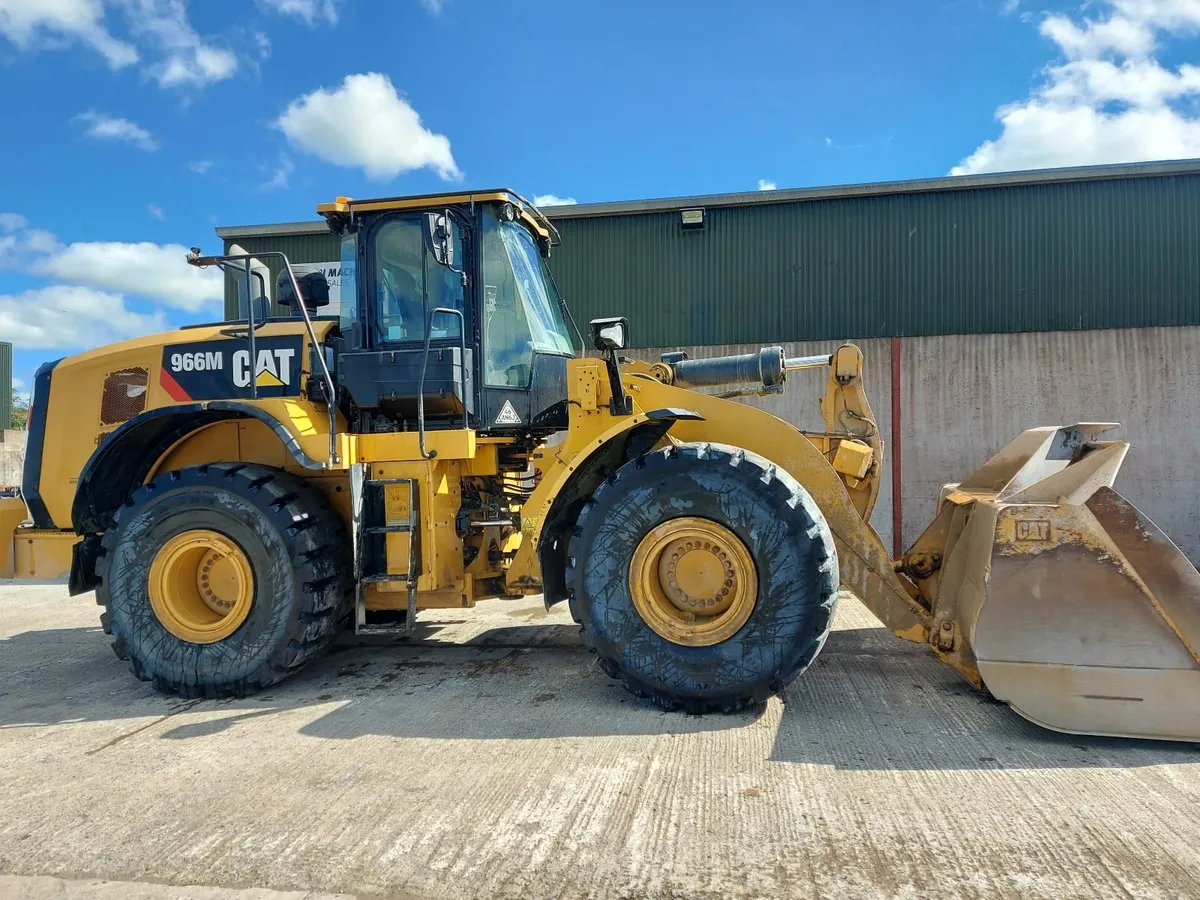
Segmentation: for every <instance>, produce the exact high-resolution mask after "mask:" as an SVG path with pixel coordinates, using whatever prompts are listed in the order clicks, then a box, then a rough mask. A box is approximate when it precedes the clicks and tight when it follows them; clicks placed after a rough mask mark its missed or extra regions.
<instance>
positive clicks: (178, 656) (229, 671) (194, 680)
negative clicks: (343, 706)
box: [96, 463, 352, 698]
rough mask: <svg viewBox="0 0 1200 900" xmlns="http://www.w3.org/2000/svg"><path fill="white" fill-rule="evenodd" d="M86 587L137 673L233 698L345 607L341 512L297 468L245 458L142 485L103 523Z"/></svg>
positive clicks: (313, 648)
mask: <svg viewBox="0 0 1200 900" xmlns="http://www.w3.org/2000/svg"><path fill="white" fill-rule="evenodd" d="M102 546H103V550H104V552H103V554H102V556H101V557H100V559H99V560H98V563H97V575H98V576H99V579H100V584H99V586H98V587H97V588H96V600H97V602H98V603H100V604H101V605H102V606H103V607H104V613H103V614H102V616H101V620H102V622H104V623H105V624H106V625H107V627H108V628H111V631H112V635H113V638H114V640H113V650H114V652H115V653H116V654H117V656H118V657H119V658H121V659H128V660H129V661H130V668H131V670H132V671H133V673H134V675H136V676H137V677H138V678H140V679H142V680H143V681H150V682H152V683H153V684H154V687H155V688H156V689H157V690H159V691H162V692H164V693H177V694H179V695H180V696H182V697H211V698H218V697H231V696H233V697H240V696H244V695H246V694H249V693H253V692H254V691H256V690H259V689H261V688H264V687H266V686H267V685H270V684H274V683H276V682H278V681H280V680H282V679H283V678H286V677H287V676H288V675H290V674H292V673H293V672H295V671H297V670H298V669H299V668H300V667H301V666H303V665H304V664H305V663H307V662H309V661H310V660H312V659H314V658H315V657H317V656H318V655H320V654H321V653H322V652H323V651H324V650H325V649H326V648H327V647H328V645H329V643H330V642H331V641H332V639H333V637H334V635H335V633H336V631H337V628H338V626H339V625H340V624H341V622H342V620H343V619H344V618H345V615H346V613H347V612H348V609H349V603H350V599H351V596H352V593H351V590H350V588H351V585H352V581H351V574H350V562H349V554H348V551H347V547H348V546H349V543H348V541H347V539H346V536H345V532H344V528H343V524H342V521H341V519H340V517H339V516H338V515H337V514H336V513H335V512H334V511H333V510H332V509H331V508H330V507H329V505H328V503H326V501H325V499H324V498H323V497H322V496H321V495H320V494H318V493H317V492H316V491H315V490H313V489H312V488H311V487H310V486H308V485H307V484H305V483H304V482H303V481H301V480H299V479H297V478H295V477H293V476H291V475H288V474H287V473H285V472H282V471H280V470H278V469H273V468H270V467H267V466H261V465H253V464H246V463H214V464H208V465H201V466H192V467H190V468H186V469H180V470H178V471H174V472H168V473H166V474H164V475H160V476H159V477H157V478H155V479H154V480H153V481H151V482H149V483H147V484H145V485H143V486H142V487H140V488H138V490H137V491H135V492H134V494H133V496H131V497H130V498H129V500H128V501H127V502H126V503H125V505H124V506H122V507H121V508H120V509H119V510H118V511H117V513H116V516H115V522H114V524H113V527H111V528H109V529H108V530H107V531H106V532H105V533H104V538H103V541H102Z"/></svg>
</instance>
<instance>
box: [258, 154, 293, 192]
mask: <svg viewBox="0 0 1200 900" xmlns="http://www.w3.org/2000/svg"><path fill="white" fill-rule="evenodd" d="M294 171H296V164H295V163H293V162H292V161H291V160H290V159H288V158H287V157H286V156H281V157H280V158H279V165H278V166H276V167H275V170H274V171H273V172H272V173H271V177H270V179H268V180H267V181H266V182H265V183H264V184H263V190H264V191H274V190H280V189H284V188H287V187H288V179H289V178H291V177H292V173H293V172H294Z"/></svg>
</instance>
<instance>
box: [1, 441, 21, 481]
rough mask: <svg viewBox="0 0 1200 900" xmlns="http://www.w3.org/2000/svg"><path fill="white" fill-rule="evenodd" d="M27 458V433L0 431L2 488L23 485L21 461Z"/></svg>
mask: <svg viewBox="0 0 1200 900" xmlns="http://www.w3.org/2000/svg"><path fill="white" fill-rule="evenodd" d="M24 457H25V432H24V431H14V430H12V429H6V430H3V431H0V486H5V485H13V484H20V483H21V461H22V459H24Z"/></svg>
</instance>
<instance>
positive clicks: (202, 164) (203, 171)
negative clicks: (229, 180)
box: [188, 159, 213, 175]
mask: <svg viewBox="0 0 1200 900" xmlns="http://www.w3.org/2000/svg"><path fill="white" fill-rule="evenodd" d="M212 167H213V161H212V160H211V159H198V160H196V161H195V162H190V163H188V168H189V169H191V170H192V171H193V172H195V173H196V174H197V175H207V174H208V170H209V169H211V168H212Z"/></svg>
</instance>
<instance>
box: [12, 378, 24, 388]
mask: <svg viewBox="0 0 1200 900" xmlns="http://www.w3.org/2000/svg"><path fill="white" fill-rule="evenodd" d="M12 386H13V389H14V390H17V391H20V390H24V389H25V379H24V378H13V380H12Z"/></svg>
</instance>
